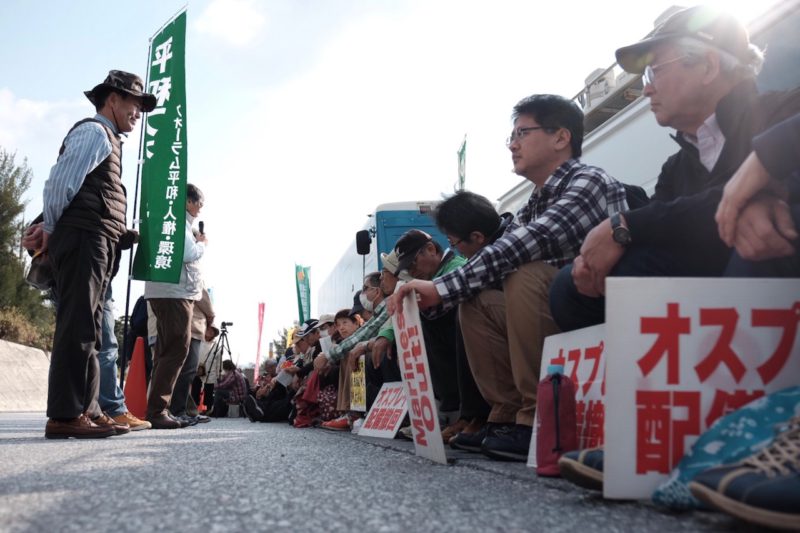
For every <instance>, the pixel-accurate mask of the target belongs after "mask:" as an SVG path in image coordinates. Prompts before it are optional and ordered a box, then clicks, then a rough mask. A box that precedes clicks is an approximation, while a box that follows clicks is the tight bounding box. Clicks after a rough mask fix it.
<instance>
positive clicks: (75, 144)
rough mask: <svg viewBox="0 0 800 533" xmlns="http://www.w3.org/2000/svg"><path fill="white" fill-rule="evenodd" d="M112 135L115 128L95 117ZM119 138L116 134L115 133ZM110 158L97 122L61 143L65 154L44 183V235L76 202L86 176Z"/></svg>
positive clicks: (104, 133)
mask: <svg viewBox="0 0 800 533" xmlns="http://www.w3.org/2000/svg"><path fill="white" fill-rule="evenodd" d="M94 119H95V120H99V121H100V122H102V123H103V124H105V125H106V126H108V127H109V128H111V131H113V132H117V128H116V127H115V126H114V125H113V124H112V123H111V121H110V120H108V119H107V118H106V117H104V116H103V115H101V114H99V113H98V114H97V115H95V116H94ZM117 135H119V132H117ZM110 154H111V142H110V141H109V140H108V135H107V134H106V131H105V130H104V129H103V127H102V126H101V125H100V124H97V123H96V122H85V123H83V124H81V125H80V126H78V127H77V128H75V129H74V130H72V131H71V132H70V133H69V134H68V135H67V137H66V139H64V153H63V154H61V155H60V156H58V160H57V161H56V164H55V165H53V168H52V169H50V177H49V178H48V179H47V181H45V183H44V200H43V203H44V231H45V232H47V233H53V230H54V229H55V227H56V223H57V222H58V219H59V218H61V214H62V213H63V212H64V209H66V208H67V206H68V205H69V203H70V202H71V201H72V199H73V198H75V195H76V194H77V193H78V191H79V190H80V188H81V186H82V185H83V180H84V179H85V178H86V175H87V174H89V173H90V172H91V171H92V170H94V169H95V168H97V166H98V165H99V164H100V163H102V162H103V161H104V160H105V159H106V158H107V157H108V156H109V155H110Z"/></svg>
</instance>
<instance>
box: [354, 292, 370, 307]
mask: <svg viewBox="0 0 800 533" xmlns="http://www.w3.org/2000/svg"><path fill="white" fill-rule="evenodd" d="M358 301H360V302H361V306H362V307H363V308H364V309H365V310H367V311H369V312H372V309H373V307H372V302H371V301H370V300H369V298H367V295H366V294H365V293H363V292H362V293H361V294H359V295H358Z"/></svg>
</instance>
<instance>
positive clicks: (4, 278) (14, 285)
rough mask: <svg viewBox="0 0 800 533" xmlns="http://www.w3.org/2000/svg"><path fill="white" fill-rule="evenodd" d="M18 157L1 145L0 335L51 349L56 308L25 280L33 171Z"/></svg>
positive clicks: (25, 161) (7, 338) (0, 336)
mask: <svg viewBox="0 0 800 533" xmlns="http://www.w3.org/2000/svg"><path fill="white" fill-rule="evenodd" d="M15 158H16V155H15V154H12V153H9V152H7V151H6V150H4V149H3V148H0V310H2V311H4V312H5V313H4V316H5V320H6V324H7V327H5V328H3V329H2V330H0V338H4V339H6V340H11V341H14V342H20V343H23V344H31V345H34V346H37V347H40V348H44V349H50V343H51V341H52V333H53V324H54V321H55V316H54V312H53V308H52V306H51V305H49V302H48V301H47V299H46V295H45V294H44V293H42V292H41V291H38V290H36V289H33V288H31V287H30V286H28V284H27V283H25V279H24V276H25V259H24V257H25V256H24V255H23V253H22V250H21V248H20V239H21V237H22V231H23V228H24V222H23V220H22V214H23V213H24V211H25V202H24V201H23V198H22V196H23V194H25V191H27V190H28V187H30V184H31V179H32V177H33V173H32V171H31V169H30V168H29V167H28V162H27V160H24V161H23V162H22V164H21V165H17V163H16V161H15ZM10 324H14V327H11V326H10ZM30 328H33V330H34V331H35V332H36V334H35V335H34V334H32V333H30V331H31V330H30ZM14 331H16V332H18V333H17V334H14V333H13V332H14Z"/></svg>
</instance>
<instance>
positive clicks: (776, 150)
mask: <svg viewBox="0 0 800 533" xmlns="http://www.w3.org/2000/svg"><path fill="white" fill-rule="evenodd" d="M798 146H800V114H798V115H795V116H793V117H792V118H790V119H787V120H785V121H783V122H781V123H780V124H778V125H776V126H773V127H772V128H770V129H769V130H768V131H766V132H764V133H762V134H760V135H758V136H756V137H755V138H754V139H753V152H752V153H751V154H750V155H749V156H748V157H747V159H745V162H744V163H743V164H742V166H741V167H739V170H737V171H736V174H734V175H733V177H732V178H731V179H730V181H728V183H726V184H725V188H724V189H723V194H722V201H721V202H720V204H719V207H718V208H717V214H716V216H715V218H716V221H717V227H718V229H719V235H720V238H721V239H722V240H723V241H725V244H727V245H728V246H732V247H734V248H735V249H736V253H737V257H734V259H733V261H732V262H731V264H729V265H728V270H727V271H726V273H725V274H726V276H737V277H739V276H741V277H764V278H772V277H799V276H800V256H798V250H800V246H798V243H797V238H798V232H797V228H798V227H800V157H798V152H797V147H798ZM776 197H777V198H778V199H779V200H788V203H784V202H782V201H778V202H775V201H774V199H775V198H776Z"/></svg>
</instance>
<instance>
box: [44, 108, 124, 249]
mask: <svg viewBox="0 0 800 533" xmlns="http://www.w3.org/2000/svg"><path fill="white" fill-rule="evenodd" d="M85 122H96V123H98V124H100V125H101V126H102V127H103V130H104V131H105V132H106V134H107V135H108V140H109V142H110V143H111V154H109V156H108V157H107V158H105V160H103V161H102V162H101V163H100V164H99V165H98V166H97V168H95V169H94V170H92V171H91V172H90V173H89V174H87V175H86V178H85V179H84V180H83V185H81V188H80V189H79V190H78V193H77V194H76V195H75V197H74V198H73V199H72V201H71V202H70V203H69V205H68V206H67V208H66V209H65V210H64V212H63V213H62V215H61V218H59V219H58V222H57V224H56V225H57V226H58V225H61V226H69V227H73V228H80V229H83V230H87V231H91V232H96V233H100V234H102V235H104V236H106V237H109V238H110V239H112V240H114V241H118V240H119V238H120V237H121V236H122V234H123V233H125V231H126V223H125V211H126V209H127V198H126V193H125V187H124V186H123V185H122V178H121V175H122V164H121V161H122V147H121V145H120V142H119V139H118V138H117V136H116V135H114V132H113V131H111V129H110V128H109V127H108V126H106V125H105V124H103V123H102V122H100V121H99V120H95V119H93V118H87V119H84V120H81V121H80V122H78V123H77V124H75V125H74V126H72V129H71V130H70V132H72V130H74V129H75V128H77V127H78V126H80V125H81V124H83V123H85ZM67 135H69V134H67ZM64 140H65V141H66V138H65V139H64ZM64 148H65V145H64V143H62V144H61V150H59V152H58V154H59V156H60V155H61V154H63V153H64Z"/></svg>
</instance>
